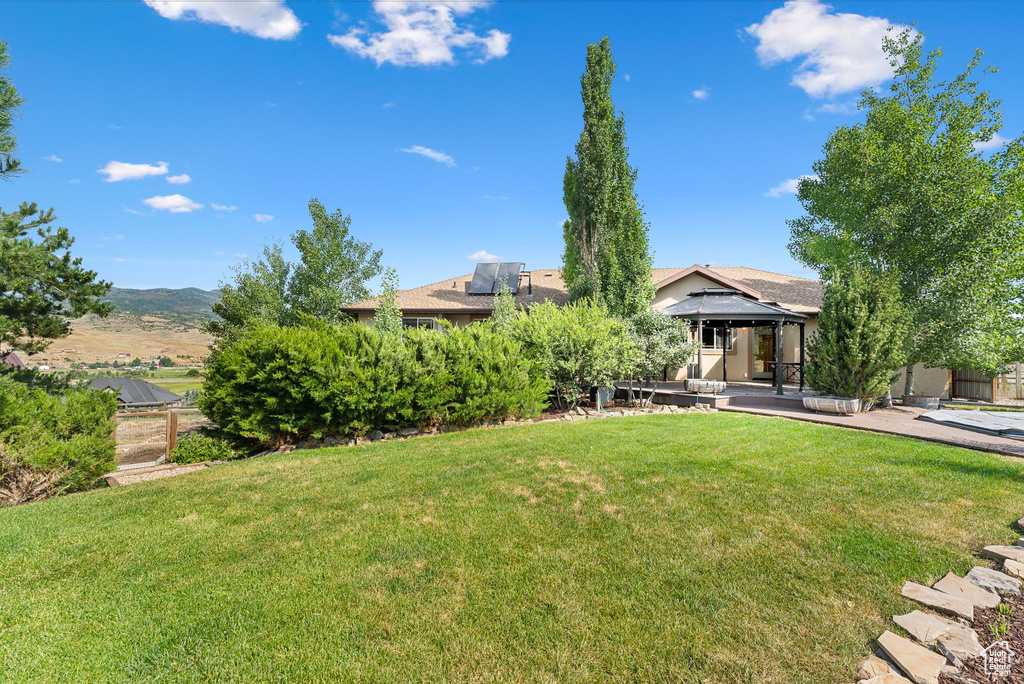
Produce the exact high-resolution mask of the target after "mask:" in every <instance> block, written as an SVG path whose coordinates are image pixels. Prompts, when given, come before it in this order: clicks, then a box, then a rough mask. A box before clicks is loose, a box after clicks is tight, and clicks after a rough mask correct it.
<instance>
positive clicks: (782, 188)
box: [764, 175, 818, 197]
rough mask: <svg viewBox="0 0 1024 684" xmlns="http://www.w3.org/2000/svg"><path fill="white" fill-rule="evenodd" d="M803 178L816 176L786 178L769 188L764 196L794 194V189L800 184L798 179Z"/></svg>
mask: <svg viewBox="0 0 1024 684" xmlns="http://www.w3.org/2000/svg"><path fill="white" fill-rule="evenodd" d="M804 178H813V179H817V178H818V177H817V176H813V175H803V176H800V178H787V179H786V180H784V181H782V182H781V183H779V184H778V185H776V186H775V187H774V188H771V189H770V190H769V191H768V192H766V193H764V196H765V197H782V196H783V195H795V194H796V191H797V190H798V189H799V188H798V186H799V185H800V181H801V180H802V179H804Z"/></svg>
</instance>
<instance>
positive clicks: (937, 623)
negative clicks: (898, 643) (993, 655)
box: [892, 610, 982, 659]
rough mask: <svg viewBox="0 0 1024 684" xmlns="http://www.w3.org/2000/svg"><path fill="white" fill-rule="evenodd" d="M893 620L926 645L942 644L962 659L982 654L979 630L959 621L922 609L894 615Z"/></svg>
mask: <svg viewBox="0 0 1024 684" xmlns="http://www.w3.org/2000/svg"><path fill="white" fill-rule="evenodd" d="M892 621H893V622H895V623H896V624H897V625H899V626H900V627H902V628H903V629H905V630H907V632H908V633H909V634H910V636H912V637H914V638H915V639H916V640H918V641H920V642H921V643H922V644H924V645H925V646H936V645H939V644H941V645H943V646H945V647H946V649H947V650H948V651H950V652H951V653H953V654H954V655H955V656H956V657H958V658H960V659H967V658H977V657H978V656H980V655H981V651H982V647H981V642H979V641H978V634H977V632H975V631H974V630H973V629H971V628H970V627H967V626H966V625H961V624H960V623H959V622H954V621H952V620H947V619H946V618H943V617H939V616H938V615H932V614H931V613H925V612H924V611H920V610H914V611H911V612H909V613H907V614H906V615H893V616H892Z"/></svg>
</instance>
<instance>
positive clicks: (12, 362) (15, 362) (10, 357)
mask: <svg viewBox="0 0 1024 684" xmlns="http://www.w3.org/2000/svg"><path fill="white" fill-rule="evenodd" d="M0 363H6V364H7V365H8V366H14V367H15V368H17V369H18V370H28V366H26V365H25V362H24V361H22V360H21V359H19V358H18V355H17V354H15V353H14V352H10V353H9V354H7V355H6V356H0Z"/></svg>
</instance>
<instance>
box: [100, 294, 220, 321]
mask: <svg viewBox="0 0 1024 684" xmlns="http://www.w3.org/2000/svg"><path fill="white" fill-rule="evenodd" d="M104 299H106V301H108V302H112V303H113V304H114V307H115V309H114V314H115V315H116V314H121V315H129V316H139V317H144V316H152V317H154V318H164V319H168V320H173V321H177V322H182V323H186V322H188V323H191V322H200V321H206V320H209V319H211V318H213V312H212V311H211V310H210V306H211V305H212V304H213V303H214V302H217V301H219V300H220V291H218V290H200V289H199V288H197V287H184V288H181V289H177V290H175V289H171V288H166V287H155V288H153V289H149V290H134V289H130V288H124V287H112V288H110V293H109V294H108V295H107V296H106V297H105V298H104Z"/></svg>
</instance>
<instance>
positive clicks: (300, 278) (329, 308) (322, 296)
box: [289, 199, 383, 323]
mask: <svg viewBox="0 0 1024 684" xmlns="http://www.w3.org/2000/svg"><path fill="white" fill-rule="evenodd" d="M309 215H310V217H311V218H312V219H313V230H312V231H306V230H300V231H298V232H296V233H295V234H294V235H292V244H294V245H295V247H296V248H297V249H298V250H299V257H300V258H299V263H298V264H296V265H295V268H294V271H293V273H292V279H291V283H290V287H289V290H290V292H289V296H290V299H291V303H292V308H293V309H295V310H296V311H301V312H302V313H305V314H308V315H310V316H315V317H316V318H317V319H319V320H321V321H327V322H329V323H341V322H342V321H343V320H345V319H346V318H347V317H346V315H345V314H343V313H342V311H341V307H343V306H346V305H348V304H351V303H352V302H357V301H359V300H361V299H366V298H367V297H369V296H370V295H371V292H370V289H369V288H368V287H367V285H366V283H367V282H368V281H370V280H372V279H373V278H376V277H377V276H379V275H380V274H381V265H380V258H381V255H382V254H383V252H381V250H374V249H373V245H371V244H370V243H368V242H362V241H360V240H356V239H355V238H354V237H352V236H351V235H349V230H350V228H351V226H352V218H351V217H349V216H345V215H344V214H342V213H341V210H337V211H335V212H333V213H330V214H328V213H327V211H326V210H325V209H324V206H323V205H322V204H320V202H319V200H317V199H311V200H310V201H309Z"/></svg>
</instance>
